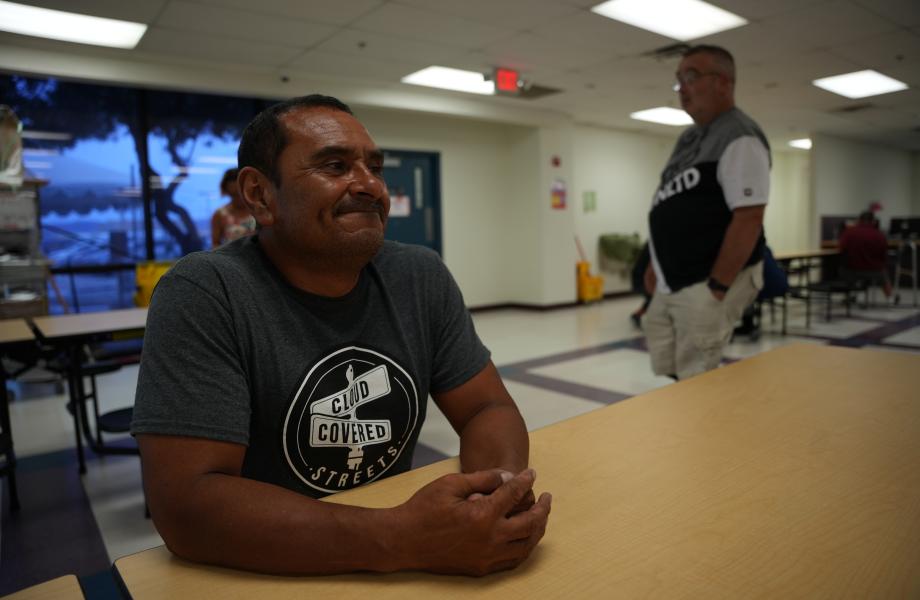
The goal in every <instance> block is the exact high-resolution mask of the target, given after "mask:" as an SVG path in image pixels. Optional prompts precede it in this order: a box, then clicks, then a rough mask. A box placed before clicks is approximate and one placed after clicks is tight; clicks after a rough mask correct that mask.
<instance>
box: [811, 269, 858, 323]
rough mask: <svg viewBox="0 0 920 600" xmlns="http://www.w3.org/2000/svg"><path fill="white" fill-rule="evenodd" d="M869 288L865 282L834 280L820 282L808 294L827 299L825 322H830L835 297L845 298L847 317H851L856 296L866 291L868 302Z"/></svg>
mask: <svg viewBox="0 0 920 600" xmlns="http://www.w3.org/2000/svg"><path fill="white" fill-rule="evenodd" d="M867 290H868V288H867V286H866V285H865V283H864V282H863V281H847V280H843V279H833V280H830V281H819V282H818V283H812V284H810V285H809V286H808V292H809V295H811V296H816V297H818V298H820V297H823V298H824V299H825V311H824V320H825V321H830V320H831V315H832V310H831V307H832V304H833V298H834V296H835V295H838V296H842V297H843V304H844V306H845V307H846V316H847V317H849V316H850V306H851V305H852V304H853V303H854V301H855V300H854V295H855V294H856V293H858V292H862V291H865V292H866V297H867V302H868V291H867Z"/></svg>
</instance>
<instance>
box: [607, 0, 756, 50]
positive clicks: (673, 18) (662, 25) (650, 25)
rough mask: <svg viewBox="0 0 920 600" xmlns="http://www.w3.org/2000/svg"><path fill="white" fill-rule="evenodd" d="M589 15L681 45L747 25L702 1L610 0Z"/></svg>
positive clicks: (731, 14)
mask: <svg viewBox="0 0 920 600" xmlns="http://www.w3.org/2000/svg"><path fill="white" fill-rule="evenodd" d="M591 12H593V13H597V14H599V15H601V16H603V17H607V18H609V19H615V20H617V21H622V22H624V23H628V24H629V25H633V26H635V27H640V28H642V29H645V30H647V31H651V32H653V33H659V34H661V35H664V36H667V37H669V38H674V39H675V40H680V41H682V42H686V41H687V40H692V39H695V38H699V37H703V36H706V35H712V34H713V33H718V32H720V31H725V30H726V29H734V28H735V27H741V26H742V25H747V23H748V22H747V20H746V19H743V18H741V17H739V16H738V15H736V14H734V13H730V12H728V11H727V10H722V9H721V8H719V7H717V6H713V5H712V4H708V3H706V2H703V1H702V0H609V2H604V3H603V4H598V5H597V6H595V7H594V8H592V9H591Z"/></svg>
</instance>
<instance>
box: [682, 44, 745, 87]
mask: <svg viewBox="0 0 920 600" xmlns="http://www.w3.org/2000/svg"><path fill="white" fill-rule="evenodd" d="M694 54H709V55H710V56H712V57H714V58H715V59H716V63H717V64H718V65H719V67H721V69H722V70H723V71H725V74H726V75H728V76H729V77H730V79H731V80H732V81H734V80H735V57H734V56H732V53H731V52H729V51H728V50H726V49H725V48H723V47H722V46H713V45H711V44H698V45H696V46H690V47H689V48H687V49H686V50H685V51H684V54H683V57H684V58H686V57H688V56H693V55H694Z"/></svg>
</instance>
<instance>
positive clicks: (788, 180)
mask: <svg viewBox="0 0 920 600" xmlns="http://www.w3.org/2000/svg"><path fill="white" fill-rule="evenodd" d="M813 213H814V207H813V202H812V197H811V155H810V154H809V152H807V151H804V150H788V151H785V150H782V151H777V150H776V149H775V147H774V149H773V168H772V169H771V171H770V201H769V203H768V204H767V210H766V213H765V215H764V232H765V234H766V236H767V244H769V246H770V248H771V249H773V251H774V252H793V251H797V250H807V249H809V248H813V247H816V245H817V242H814V243H813V242H812V241H811V239H810V232H811V231H813V230H814V229H815V228H816V227H817V225H815V224H813V223H812V219H813Z"/></svg>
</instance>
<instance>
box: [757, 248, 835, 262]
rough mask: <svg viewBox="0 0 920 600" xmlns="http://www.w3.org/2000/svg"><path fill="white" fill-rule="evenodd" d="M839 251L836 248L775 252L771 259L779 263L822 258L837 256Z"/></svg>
mask: <svg viewBox="0 0 920 600" xmlns="http://www.w3.org/2000/svg"><path fill="white" fill-rule="evenodd" d="M839 254H840V250H839V249H837V248H819V249H816V250H791V251H788V252H777V253H775V254H774V255H773V258H775V259H776V260H779V261H784V260H797V259H805V258H822V257H824V256H837V255H839Z"/></svg>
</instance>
